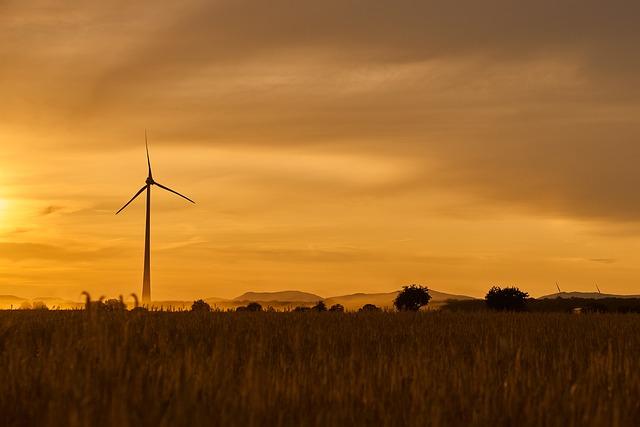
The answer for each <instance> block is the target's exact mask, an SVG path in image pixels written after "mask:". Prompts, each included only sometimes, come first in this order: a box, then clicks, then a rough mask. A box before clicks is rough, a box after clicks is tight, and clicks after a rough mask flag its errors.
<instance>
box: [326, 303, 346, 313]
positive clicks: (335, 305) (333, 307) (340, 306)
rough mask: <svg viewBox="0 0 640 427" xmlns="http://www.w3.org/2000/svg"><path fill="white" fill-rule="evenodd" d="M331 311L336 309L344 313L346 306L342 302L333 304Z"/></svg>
mask: <svg viewBox="0 0 640 427" xmlns="http://www.w3.org/2000/svg"><path fill="white" fill-rule="evenodd" d="M329 311H335V312H338V313H344V306H343V305H342V304H333V305H332V306H331V308H330V309H329Z"/></svg>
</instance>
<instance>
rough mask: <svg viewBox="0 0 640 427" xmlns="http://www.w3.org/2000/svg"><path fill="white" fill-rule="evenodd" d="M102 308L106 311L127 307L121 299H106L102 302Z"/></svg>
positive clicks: (123, 309)
mask: <svg viewBox="0 0 640 427" xmlns="http://www.w3.org/2000/svg"><path fill="white" fill-rule="evenodd" d="M104 309H105V310H106V311H125V310H126V309H127V305H126V304H125V303H124V301H122V299H115V298H112V299H108V300H106V301H105V302H104Z"/></svg>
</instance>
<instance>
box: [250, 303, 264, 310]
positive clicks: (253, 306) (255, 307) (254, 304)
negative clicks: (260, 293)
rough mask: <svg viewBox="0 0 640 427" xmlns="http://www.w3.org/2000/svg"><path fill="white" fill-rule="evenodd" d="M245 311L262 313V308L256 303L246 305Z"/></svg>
mask: <svg viewBox="0 0 640 427" xmlns="http://www.w3.org/2000/svg"><path fill="white" fill-rule="evenodd" d="M247 311H262V306H261V305H260V303H257V302H250V303H249V304H247Z"/></svg>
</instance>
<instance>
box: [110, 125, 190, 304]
mask: <svg viewBox="0 0 640 427" xmlns="http://www.w3.org/2000/svg"><path fill="white" fill-rule="evenodd" d="M144 145H145V149H146V151H147V166H148V168H149V175H148V176H147V180H146V181H145V184H144V187H142V188H141V189H140V190H138V192H137V193H136V194H135V195H134V196H133V197H132V198H131V200H129V201H128V202H127V203H126V204H125V205H124V206H123V207H121V208H120V210H118V212H116V215H118V214H119V213H120V212H122V210H123V209H124V208H126V207H127V206H129V204H130V203H131V202H133V201H134V200H135V199H136V197H138V196H139V195H140V194H142V192H143V191H145V190H146V191H147V224H146V227H145V233H144V275H143V278H142V302H143V303H145V304H149V303H150V302H151V253H150V251H149V249H150V248H149V246H150V243H151V242H150V240H151V236H150V235H151V186H152V185H157V186H158V187H160V188H162V189H163V190H167V191H170V192H172V193H174V194H177V195H178V196H180V197H182V198H183V199H186V200H188V201H190V202H191V203H195V202H194V201H193V200H191V199H190V198H188V197H187V196H184V195H182V194H180V193H178V192H177V191H175V190H172V189H170V188H169V187H165V186H164V185H162V184H160V183H159V182H156V181H155V180H154V179H153V174H152V173H151V160H149V144H148V143H147V131H146V129H145V131H144Z"/></svg>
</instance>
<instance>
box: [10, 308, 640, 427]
mask: <svg viewBox="0 0 640 427" xmlns="http://www.w3.org/2000/svg"><path fill="white" fill-rule="evenodd" d="M639 356H640V315H636V314H626V315H622V314H593V315H569V314H533V313H511V314H509V313H447V312H427V313H384V312H382V313H345V314H341V313H224V312H219V313H215V312H214V313H190V312H173V313H171V312H150V313H144V312H142V313H133V312H115V313H95V312H94V313H88V312H85V311H80V310H77V311H39V310H27V311H3V312H0V424H1V425H5V426H13V425H42V426H88V425H91V426H102V425H118V426H122V427H125V426H133V425H144V426H151V425H153V426H175V425H193V426H198V425H225V426H226V425H285V426H288V425H311V426H320V425H349V424H350V425H394V426H395V425H408V426H411V425H416V426H417V425H498V426H501V425H504V426H506V425H558V426H559V425H569V426H571V425H598V426H600V425H613V426H615V425H634V424H636V423H637V420H638V419H640V357H639Z"/></svg>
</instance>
